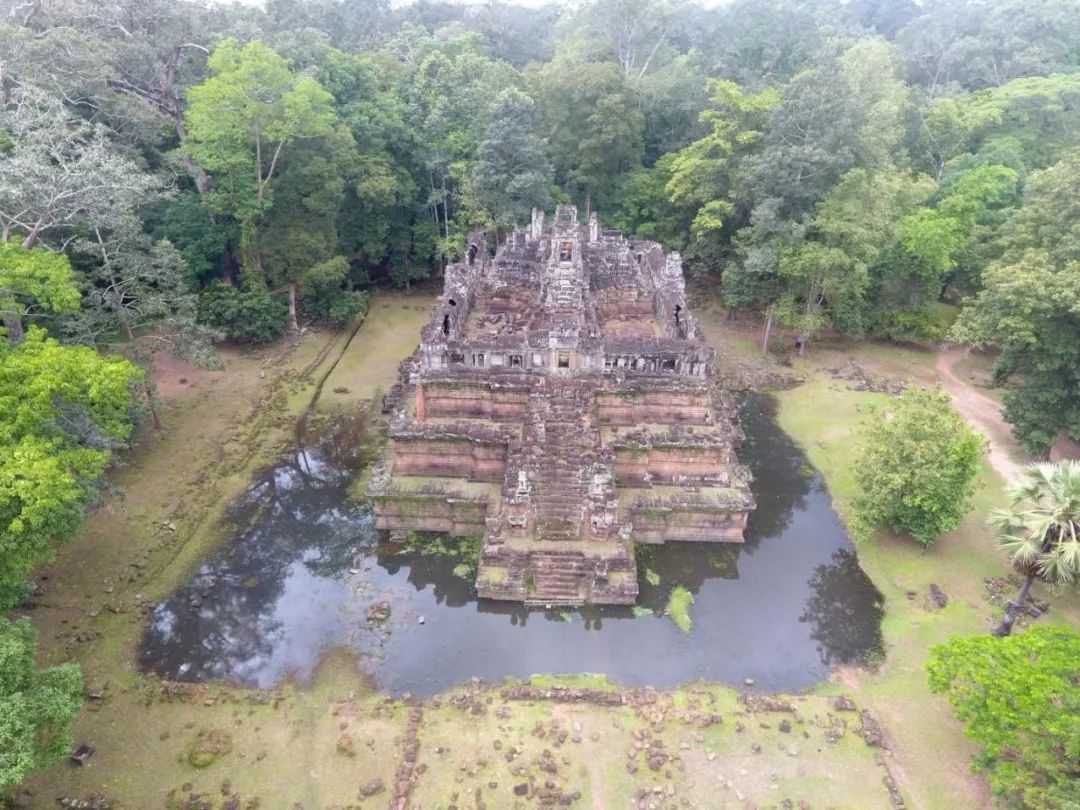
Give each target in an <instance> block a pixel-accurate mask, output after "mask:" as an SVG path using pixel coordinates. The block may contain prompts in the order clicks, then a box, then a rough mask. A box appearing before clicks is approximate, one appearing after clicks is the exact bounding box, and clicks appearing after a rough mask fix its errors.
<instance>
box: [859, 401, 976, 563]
mask: <svg viewBox="0 0 1080 810" xmlns="http://www.w3.org/2000/svg"><path fill="white" fill-rule="evenodd" d="M985 444H986V442H985V439H983V438H982V436H980V435H979V434H977V433H975V432H974V431H973V430H971V429H970V428H969V427H968V426H967V424H966V423H965V422H964V420H963V418H962V417H961V416H960V414H958V413H957V412H956V411H955V410H954V409H953V407H952V403H951V402H950V401H949V397H948V395H947V394H945V393H944V392H942V391H941V390H940V389H938V390H934V391H928V390H926V389H923V388H914V387H913V388H909V389H908V390H907V391H905V392H904V394H903V395H902V396H901V397H900V398H899V399H897V400H896V401H895V402H893V403H890V405H889V408H888V412H885V413H883V412H881V411H880V410H878V411H877V412H876V413H875V414H874V415H873V417H872V418H871V419H870V421H869V422H868V423H867V424H866V425H865V426H864V427H863V431H862V448H861V452H860V453H859V456H858V458H857V460H856V466H855V479H856V483H857V485H858V488H859V492H858V494H857V495H856V496H855V500H854V503H853V506H854V511H855V531H856V533H857V534H858V535H861V536H866V535H868V534H869V533H870V532H871V531H872V530H873V529H874V528H876V527H877V526H881V525H888V526H890V527H892V529H893V530H894V531H903V532H907V533H908V534H910V535H911V536H912V537H913V538H915V540H917V541H918V542H919V543H920V544H922V545H923V546H929V545H931V544H932V543H933V542H934V541H935V540H937V538H938V537H940V536H941V535H942V534H944V533H945V532H947V531H950V530H951V529H955V528H956V527H957V526H958V525H959V524H960V521H961V520H962V519H963V517H964V515H965V514H967V511H968V503H969V500H970V498H971V494H972V492H974V490H975V476H976V474H977V473H978V471H979V461H980V459H981V457H982V453H983V448H984V447H985Z"/></svg>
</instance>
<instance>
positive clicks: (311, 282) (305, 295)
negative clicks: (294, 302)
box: [300, 256, 368, 323]
mask: <svg viewBox="0 0 1080 810" xmlns="http://www.w3.org/2000/svg"><path fill="white" fill-rule="evenodd" d="M300 305H301V307H303V310H304V313H305V314H306V315H307V316H308V317H309V318H311V319H312V320H316V321H329V322H331V323H343V322H344V321H348V320H352V319H354V318H363V317H364V316H365V315H367V311H368V296H367V293H365V292H360V291H359V290H353V289H350V285H349V264H348V262H347V261H346V260H345V257H344V256H335V257H334V258H332V259H329V260H327V261H325V262H321V263H320V264H317V265H315V266H314V267H312V268H311V269H310V270H308V271H307V272H306V273H304V276H303V278H301V279H300Z"/></svg>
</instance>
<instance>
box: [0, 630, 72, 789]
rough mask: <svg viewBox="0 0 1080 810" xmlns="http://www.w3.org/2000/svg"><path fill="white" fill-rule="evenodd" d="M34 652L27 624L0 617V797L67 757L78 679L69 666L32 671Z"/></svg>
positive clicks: (33, 636)
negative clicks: (35, 772) (9, 789)
mask: <svg viewBox="0 0 1080 810" xmlns="http://www.w3.org/2000/svg"><path fill="white" fill-rule="evenodd" d="M36 652H37V633H36V632H35V631H34V628H33V627H31V626H30V622H29V620H27V619H20V620H19V621H16V622H12V621H8V620H7V619H5V618H2V617H0V792H3V791H4V790H6V789H7V788H9V787H12V786H14V785H17V784H19V783H20V782H22V781H23V780H24V779H26V777H28V776H29V775H30V774H31V773H32V772H33V771H35V770H37V769H38V768H44V767H48V766H49V765H53V764H55V763H57V762H59V761H60V760H61V759H63V758H64V757H65V756H67V754H68V753H69V752H70V751H71V725H72V723H73V722H74V720H75V717H76V715H78V713H79V709H80V708H82V691H83V681H82V673H81V672H80V671H79V667H78V666H76V665H75V664H62V665H60V666H56V667H48V668H45V669H37V668H36V667H35V665H34V658H35V653H36Z"/></svg>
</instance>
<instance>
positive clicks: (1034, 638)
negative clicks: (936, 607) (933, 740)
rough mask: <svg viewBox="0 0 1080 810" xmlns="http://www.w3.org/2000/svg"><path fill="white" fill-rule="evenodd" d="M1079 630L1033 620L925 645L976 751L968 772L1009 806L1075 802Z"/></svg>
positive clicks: (937, 683)
mask: <svg viewBox="0 0 1080 810" xmlns="http://www.w3.org/2000/svg"><path fill="white" fill-rule="evenodd" d="M1077 661H1080V634H1077V632H1076V631H1075V630H1073V629H1071V628H1068V627H1050V626H1046V625H1037V626H1035V627H1032V628H1030V629H1029V630H1027V631H1026V632H1024V633H1021V634H1019V635H1016V636H1009V637H1007V638H994V637H993V636H988V635H978V636H966V637H959V638H953V639H950V640H949V641H948V642H947V643H946V644H941V645H938V646H936V647H933V648H932V649H931V650H930V663H929V664H928V666H927V673H928V675H929V680H930V689H931V691H933V692H944V693H946V694H947V695H948V696H949V702H950V703H951V704H952V705H953V708H954V709H955V711H956V716H957V717H958V718H959V719H960V720H962V721H963V722H964V723H965V724H966V725H967V735H968V736H969V737H970V738H971V739H973V740H975V741H976V742H977V743H979V745H981V746H982V749H981V750H980V752H979V753H978V754H977V755H976V757H975V762H974V766H975V768H976V770H981V771H985V772H986V775H987V778H988V779H989V782H990V787H991V789H992V790H993V791H994V793H995V794H996V795H997V796H998V797H999V798H1001V799H1002V800H1003V801H1004V802H1005V803H1006V804H1007V805H1008V806H1010V807H1025V808H1034V810H1043V809H1044V808H1045V809H1046V810H1050V808H1064V807H1080V689H1078V688H1077Z"/></svg>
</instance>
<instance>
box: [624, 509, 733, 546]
mask: <svg viewBox="0 0 1080 810" xmlns="http://www.w3.org/2000/svg"><path fill="white" fill-rule="evenodd" d="M630 514H631V518H632V520H633V523H634V541H635V542H638V543H715V542H724V543H742V542H744V541H745V538H744V537H743V532H744V531H745V529H746V520H747V513H746V512H745V511H734V512H733V511H723V510H719V509H704V508H695V507H678V508H672V509H665V508H657V507H637V508H634V509H633V510H632V511H631V513H630Z"/></svg>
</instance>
